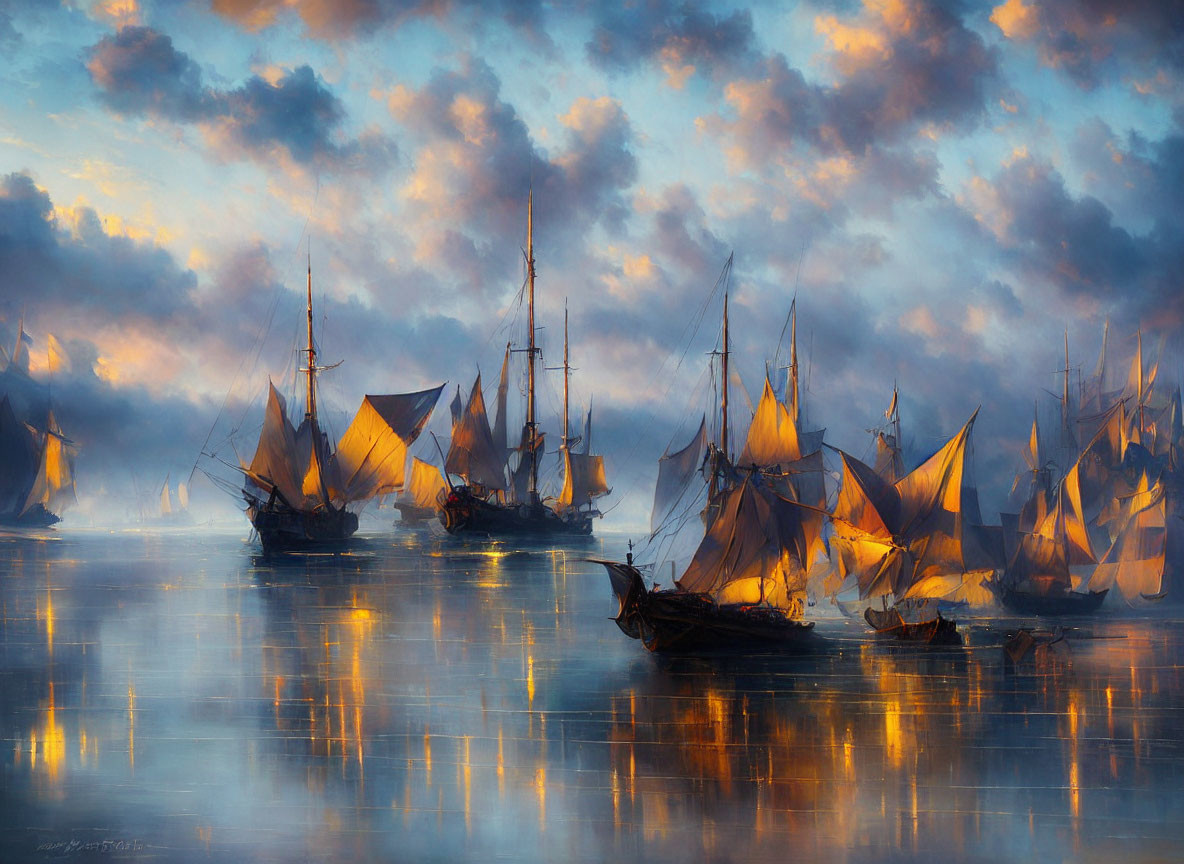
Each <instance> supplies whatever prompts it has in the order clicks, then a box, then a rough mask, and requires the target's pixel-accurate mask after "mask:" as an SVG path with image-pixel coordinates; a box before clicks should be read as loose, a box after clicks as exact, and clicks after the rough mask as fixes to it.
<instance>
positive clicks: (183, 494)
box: [177, 483, 189, 510]
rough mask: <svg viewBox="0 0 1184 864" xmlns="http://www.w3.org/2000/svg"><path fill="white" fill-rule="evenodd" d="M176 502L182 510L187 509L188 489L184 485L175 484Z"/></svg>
mask: <svg viewBox="0 0 1184 864" xmlns="http://www.w3.org/2000/svg"><path fill="white" fill-rule="evenodd" d="M177 502H178V503H179V504H180V505H181V509H182V510H188V509H189V487H188V486H186V485H185V484H184V483H178V484H177Z"/></svg>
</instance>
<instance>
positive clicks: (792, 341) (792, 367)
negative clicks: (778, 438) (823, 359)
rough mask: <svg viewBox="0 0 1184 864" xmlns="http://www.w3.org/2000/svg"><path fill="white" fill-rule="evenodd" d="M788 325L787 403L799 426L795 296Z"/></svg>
mask: <svg viewBox="0 0 1184 864" xmlns="http://www.w3.org/2000/svg"><path fill="white" fill-rule="evenodd" d="M789 315H790V325H789V372H790V376H791V377H790V383H791V384H792V386H793V389H792V391H791V392H792V396H791V399H792V401H791V402H790V404H789V408H790V414H791V415H792V416H793V422H794V425H795V426H800V425H801V422H802V417H801V403H800V402H799V398H800V397H799V396H798V299H797V298H796V297H795V298H794V299H793V302H792V303H791V304H790V305H789Z"/></svg>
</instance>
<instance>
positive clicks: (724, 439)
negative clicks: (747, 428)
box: [719, 287, 728, 459]
mask: <svg viewBox="0 0 1184 864" xmlns="http://www.w3.org/2000/svg"><path fill="white" fill-rule="evenodd" d="M722 356H723V390H722V393H723V399H722V400H721V405H720V411H721V414H722V419H721V421H720V426H719V449H720V452H721V453H723V455H724V458H725V459H726V458H727V456H728V289H727V288H726V287H725V288H724V350H723V355H722Z"/></svg>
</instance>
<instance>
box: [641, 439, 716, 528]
mask: <svg viewBox="0 0 1184 864" xmlns="http://www.w3.org/2000/svg"><path fill="white" fill-rule="evenodd" d="M706 451H707V418H706V417H704V418H703V419H702V420H700V421H699V429H698V431H696V432H695V434H694V436H693V437H692V438H691V440H690V442H688V443H687V445H686V446H685V447H683V448H682V449H681V450H678V451H677V452H675V453H671V452H670V448H667V449H666V452H665V453H664V454H662V458H661V459H659V460H658V484H657V486H656V487H655V488H654V507H653V509H652V510H651V511H650V533H651V534H654V533H657V531H658V529H659V528H660V527H661V526H662V525H663V524H664V523H665V522H666V520H667V519H668V518H669V517H670V514H671V513H672V512H674V510H675V509H676V508H677V507H678V504H679V502H681V501H682V500H683V498H684V496H685V495H686V494H687V487H688V486H689V485H690V483H691V480H692V479H693V478H694V476H695V474H696V473H697V472H698V470H699V467H700V466H701V465H702V464H703V455H704V453H706Z"/></svg>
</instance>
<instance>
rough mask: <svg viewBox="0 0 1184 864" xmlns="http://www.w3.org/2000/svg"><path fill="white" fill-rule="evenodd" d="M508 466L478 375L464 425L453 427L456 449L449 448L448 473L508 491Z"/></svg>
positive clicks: (462, 417)
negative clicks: (498, 446)
mask: <svg viewBox="0 0 1184 864" xmlns="http://www.w3.org/2000/svg"><path fill="white" fill-rule="evenodd" d="M504 464H505V463H504V460H503V458H502V455H501V454H500V453H499V452H498V449H497V447H496V445H495V444H494V441H493V433H492V432H491V431H490V429H489V416H488V414H486V412H485V397H484V396H483V395H482V394H481V375H480V374H478V375H477V380H476V381H475V382H473V389H472V391H471V392H470V393H469V402H468V404H467V405H466V406H465V409H464V412H463V413H462V414H461V419H460V422H458V423H456V424H455V425H454V426H453V427H452V445H451V446H450V447H449V448H448V458H447V459H446V460H445V463H444V470H445V471H447V472H448V473H449V474H456V475H458V476H461V477H464V478H466V479H467V480H468V482H469V483H476V484H478V485H480V486H484V487H485V488H487V489H505V488H506V479H505V472H504V471H503V466H504Z"/></svg>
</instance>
